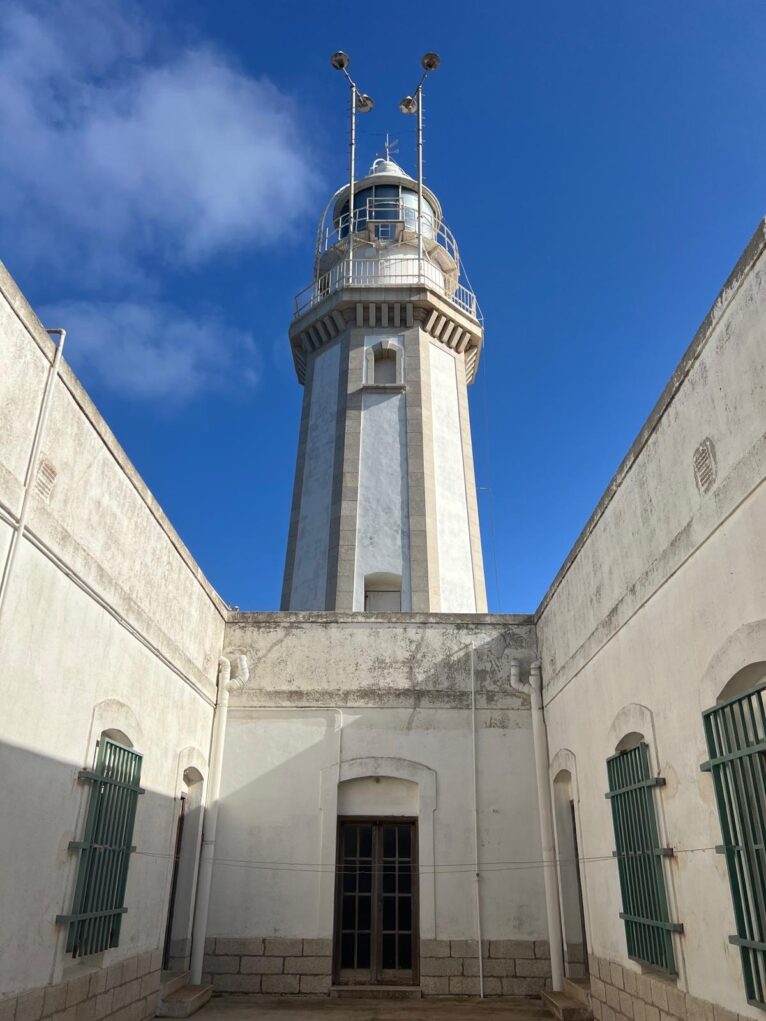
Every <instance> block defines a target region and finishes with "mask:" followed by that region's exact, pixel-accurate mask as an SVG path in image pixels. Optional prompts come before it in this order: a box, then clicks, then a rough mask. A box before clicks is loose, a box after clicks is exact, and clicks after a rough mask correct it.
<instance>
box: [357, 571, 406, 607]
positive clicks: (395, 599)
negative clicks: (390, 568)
mask: <svg viewBox="0 0 766 1021" xmlns="http://www.w3.org/2000/svg"><path fill="white" fill-rule="evenodd" d="M364 608H365V610H366V611H368V612H369V613H376V612H380V613H399V612H400V611H401V609H402V576H401V575H400V574H368V575H366V576H365V579H364Z"/></svg>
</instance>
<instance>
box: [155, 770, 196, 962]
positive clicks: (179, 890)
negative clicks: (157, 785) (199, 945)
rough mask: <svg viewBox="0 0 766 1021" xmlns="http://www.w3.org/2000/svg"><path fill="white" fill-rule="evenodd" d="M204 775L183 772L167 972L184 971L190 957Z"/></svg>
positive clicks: (167, 931) (165, 951)
mask: <svg viewBox="0 0 766 1021" xmlns="http://www.w3.org/2000/svg"><path fill="white" fill-rule="evenodd" d="M202 788H203V780H202V774H201V773H200V771H199V770H198V769H196V768H195V767H194V766H190V767H189V768H188V769H186V770H184V774H183V784H182V788H181V792H180V794H179V796H178V799H177V806H176V808H177V815H176V830H175V842H174V847H173V871H172V875H171V881H170V897H169V901H168V915H167V923H166V927H165V944H164V948H163V955H162V968H163V970H164V971H185V970H186V969H187V968H188V966H189V956H190V954H191V930H192V921H193V916H194V889H195V886H196V876H197V865H198V858H199V847H200V838H201V834H202Z"/></svg>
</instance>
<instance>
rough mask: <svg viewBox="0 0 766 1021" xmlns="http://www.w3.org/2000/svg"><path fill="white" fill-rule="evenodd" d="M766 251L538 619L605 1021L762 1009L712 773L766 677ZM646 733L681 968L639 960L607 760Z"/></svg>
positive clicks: (665, 398) (755, 245) (715, 318)
mask: <svg viewBox="0 0 766 1021" xmlns="http://www.w3.org/2000/svg"><path fill="white" fill-rule="evenodd" d="M765 245H766V222H765V223H761V224H760V225H759V227H758V230H757V231H756V233H755V235H754V237H753V239H752V241H751V242H750V244H749V246H748V248H747V249H746V251H745V252H744V254H743V255H742V258H741V259H740V260H739V262H738V264H737V266H736V268H735V269H734V271H733V273H732V274H731V276H730V278H729V280H728V281H727V283H726V285H725V286H724V288H723V290H722V291H721V293H720V295H719V297H718V298H717V300H716V302H715V304H714V306H713V308H712V309H711V311H710V313H709V315H708V316H707V318H706V319H705V321H704V322H703V324H702V326H701V327H700V329H699V331H698V333H697V335H696V337H695V339H694V341H693V343H692V344H691V346H690V348H689V349H688V351H687V353H686V355H685V356H684V358H683V360H682V361H681V363H680V365H679V366H678V369H677V370H676V372H675V373H674V375H673V377H672V379H671V381H670V382H669V384H668V386H667V388H666V390H665V391H664V393H663V394H662V397H661V398H660V400H659V402H658V404H657V406H656V407H655V409H654V411H653V412H652V414H651V416H650V418H649V420H648V421H647V423H646V425H645V426H644V428H643V430H642V431H641V433H640V435H639V437H638V438H637V440H636V442H635V443H634V445H633V447H632V449H631V450H630V452H629V453H628V455H627V457H626V458H625V460H624V462H623V463H622V465H621V466H620V468H619V470H618V472H617V474H616V475H615V477H614V479H613V480H612V483H611V484H610V486H609V488H608V489H607V492H606V493H605V495H604V497H603V499H602V500H601V502H600V503H599V505H598V507H597V508H596V510H595V512H594V514H593V516H592V517H591V519H590V521H589V522H588V524H587V526H586V528H585V529H584V531H583V533H582V535H581V537H580V539H579V540H578V542H577V543H576V545H575V547H574V549H573V551H572V553H571V554H570V556H569V557H568V559H567V561H566V562H565V564H564V565H563V567H562V569H561V571H560V572H559V574H558V577H557V578H556V580H555V581H554V583H553V585H552V587H551V589H550V591H549V593H548V594H547V595H546V597H545V599H544V600H543V603H542V605H541V608H540V610H539V611H538V615H537V618H538V619H537V636H538V642H539V649H540V655H541V658H542V664H543V676H544V681H545V691H544V697H545V713H546V719H547V722H548V732H549V740H550V756H551V781H552V782H554V781H556V780H557V778H558V779H559V780H561V779H562V778H567V777H571V783H570V781H569V780H567V783H570V789H571V794H572V797H573V800H574V803H575V811H576V825H577V831H578V833H577V836H578V840H579V851H580V855H581V858H582V859H583V861H582V862H581V867H580V875H581V882H582V887H583V893H584V902H585V903H584V909H585V911H584V913H585V926H586V930H587V935H588V943H589V947H590V952H591V955H592V960H591V973H592V989H593V991H594V995H595V1000H594V1009H595V1012H596V1016H597V1017H598V1018H601V1017H603V1018H604V1019H605V1021H612V1019H613V1018H614V1017H615V1016H617V1017H623V1016H627V1017H634V1016H635V1018H636V1019H638V1021H642V1019H643V1018H644V1016H646V1018H647V1019H650V1018H656V1017H657V1011H658V1010H662V1011H664V1013H663V1015H662V1016H663V1017H665V1016H666V1015H667V1014H671V1015H673V1016H678V1017H686V1016H687V1015H686V1013H684V1012H683V1011H685V1010H686V1009H687V1008H686V1006H685V1004H688V1005H689V1007H688V1009H689V1013H688V1016H689V1017H690V1018H692V1017H694V1018H697V1017H700V1018H702V1017H708V1016H710V1017H712V1009H713V1008H712V1006H711V1004H715V1005H717V1006H716V1014H715V1017H716V1019H718V1018H719V1017H725V1018H729V1017H730V1016H734V1014H736V1013H739V1014H740V1015H743V1016H746V1017H754V1016H758V1015H759V1011H758V1009H757V1008H756V1007H754V1006H751V1005H749V1004H748V1003H747V1001H746V997H745V992H744V984H743V978H742V967H741V963H740V957H739V950H738V948H737V947H735V946H732V945H730V943H729V941H728V937H729V935H730V934H733V933H735V932H736V927H735V921H734V912H733V907H732V900H731V896H730V892H729V884H728V879H727V874H726V864H725V859H724V857H723V856H722V855H720V854H717V853H716V846H717V845H719V844H721V843H722V837H721V828H720V825H719V821H718V815H717V811H716V805H715V797H714V790H713V782H712V779H711V775H710V773H706V772H701V770H700V766H701V764H702V763H703V762H705V761H706V760H707V758H708V752H707V749H706V743H705V734H704V731H703V725H702V717H701V714H702V712H703V710H705V709H707V708H709V707H711V706H714V705H715V704H716V700H717V699H718V698H719V695H720V693H721V692H722V690H723V688H724V686H725V685H726V684H727V682H728V681H729V680H730V679H731V678H732V677H733V676H734V675H735V674H737V673H738V671H740V670H742V669H743V668H747V667H750V668H751V670H750V676H751V680H752V683H753V684H756V683H757V682H758V680H759V678H760V680H762V681H763V680H765V679H766V572H764V569H763V565H764V563H766V485H764V479H765V478H766V255H765V254H764V248H765ZM759 663H760V664H761V667H759V666H757V665H756V664H759ZM631 733H632V734H637V733H639V734H641V735H642V736H643V738H644V740H645V741H646V742H647V744H648V745H649V748H650V757H651V761H652V767H653V771H654V772H655V773H656V775H658V776H660V777H662V778H664V780H665V785H664V786H661V787H658V788H656V790H655V792H654V797H655V805H656V806H657V815H658V825H659V829H660V837H661V843H662V844H663V846H667V847H672V848H673V849H674V855H673V857H671V858H667V859H665V860H664V864H663V868H664V870H665V877H666V884H667V889H668V897H669V905H670V915H671V918H672V919H673V920H676V921H678V922H680V923H682V924H683V933H682V934H680V935H676V936H674V937H673V940H674V949H675V956H676V964H677V969H678V975H677V977H662V976H660V975H658V974H654V973H652V971H651V969H646V968H644V967H642V966H640V965H639V964H637V963H635V962H634V961H631V960H629V959H628V957H627V951H626V942H625V929H624V925H623V922H622V921H621V919H620V917H619V912H620V910H621V896H620V887H619V882H618V872H617V864H616V862H615V860H614V859H613V858H612V851H613V850H614V847H615V843H614V839H615V838H614V832H613V828H612V819H611V814H610V804H609V802H608V801H607V800H606V799H605V797H604V794H605V792H606V791H607V773H606V759H607V758H608V757H609V756H611V755H613V754H615V752H616V751H617V745H618V743H619V742H621V741H622V740H623V739H625V738H626V736H628V735H630V734H631ZM554 789H555V783H554ZM559 837H560V838H561V834H559ZM559 853H560V855H561V856H562V857H566V848H565V847H564V846H563V844H562V843H560V847H559ZM564 880H565V881H564V886H565V887H566V886H567V883H568V882H569V885H570V894H571V876H570V877H569V879H567V877H566V876H564ZM565 892H566V891H565ZM565 914H566V912H565ZM566 924H567V923H566V917H565V921H564V926H565V929H566ZM611 976H617V978H616V979H615V980H614V981H613V980H612V978H611ZM618 979H619V981H618ZM639 980H641V981H642V982H643V984H641V983H640V982H639ZM605 983H607V984H606V985H605ZM637 983H638V984H637ZM647 983H648V984H647ZM655 986H656V987H657V990H659V991H658V992H655V993H654V994H653V992H652V990H653V989H654V987H655ZM639 989H640V990H641V993H640V995H639V992H638V991H637V990H639ZM647 989H648V999H647V996H646V995H644V994H645V993H646V990H647ZM610 990H611V991H610ZM607 992H608V993H609V996H608V997H607ZM666 1000H667V1002H671V1001H672V1003H673V1004H674V1005H675V1006H674V1009H673V1010H670V1008H669V1007H668V1006H667V1003H666ZM706 1005H707V1006H706ZM647 1011H648V1012H647ZM708 1012H709V1013H708ZM727 1012H731V1014H730V1013H727Z"/></svg>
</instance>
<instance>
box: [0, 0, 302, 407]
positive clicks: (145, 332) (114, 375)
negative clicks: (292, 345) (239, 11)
mask: <svg viewBox="0 0 766 1021" xmlns="http://www.w3.org/2000/svg"><path fill="white" fill-rule="evenodd" d="M146 10H147V9H146V8H141V7H139V5H137V4H134V3H133V0H111V2H110V3H103V2H102V0H9V2H7V3H6V4H5V5H4V7H3V18H2V19H1V20H0V137H2V138H3V140H4V141H3V144H2V145H0V187H1V188H2V192H3V202H2V203H1V204H0V244H2V249H3V251H4V252H7V253H9V258H10V259H11V260H12V262H13V265H14V267H18V268H19V269H20V270H21V271H22V272H23V273H24V275H26V276H27V277H29V276H30V275H34V277H35V279H36V281H37V284H38V293H39V291H40V290H41V289H42V287H41V282H42V284H43V286H44V287H45V289H46V290H47V291H48V293H49V295H50V296H51V297H58V296H59V295H62V294H63V295H66V296H67V298H69V299H70V300H67V301H64V302H57V303H55V304H50V305H49V306H48V307H47V308H46V309H45V310H44V314H45V316H46V319H48V321H52V320H53V319H56V320H57V321H61V322H62V323H63V324H64V325H66V326H67V328H68V329H69V330H70V332H71V338H72V340H71V343H70V345H69V352H70V354H71V356H72V358H73V359H74V362H75V365H76V367H77V369H78V371H82V372H83V375H84V377H85V378H86V379H87V380H89V381H91V382H92V381H94V380H95V381H97V382H98V384H99V385H100V386H104V387H108V388H109V389H112V390H114V391H116V392H118V393H120V394H121V395H123V396H128V397H131V398H138V399H141V400H144V401H151V400H155V401H162V400H168V401H169V402H171V403H176V404H180V403H182V402H183V401H185V400H189V399H191V398H193V397H194V396H195V395H197V394H199V393H200V392H201V391H202V389H203V388H205V387H212V388H215V387H217V386H218V385H219V384H220V383H221V382H222V381H223V379H224V377H225V376H226V375H227V374H228V373H230V372H232V371H236V372H237V373H238V377H239V379H240V381H243V382H245V383H246V384H248V383H250V384H252V383H253V382H254V380H255V377H256V373H255V371H254V370H253V365H254V364H255V359H254V341H253V338H252V336H251V335H250V334H249V333H247V332H245V331H243V330H238V329H236V328H232V327H231V326H230V325H226V324H225V322H224V321H223V316H221V315H220V314H218V313H217V312H215V311H212V312H210V311H207V312H206V313H205V314H203V315H202V317H201V318H199V317H198V318H193V317H192V315H190V314H189V311H188V310H186V311H184V309H182V308H181V307H180V306H181V305H183V304H185V303H186V300H187V297H186V295H185V294H184V295H183V296H181V293H182V292H183V279H184V274H185V271H187V270H190V271H191V270H198V269H199V268H200V267H204V266H205V265H206V264H209V262H210V261H211V260H213V259H215V258H220V257H225V256H226V255H228V254H231V253H236V252H242V251H245V250H250V249H251V250H253V251H255V252H257V250H258V249H259V248H261V249H264V250H265V249H267V247H268V245H269V244H270V243H273V242H274V240H275V239H276V238H277V237H279V238H281V239H284V238H285V236H289V235H290V233H291V231H293V230H294V229H295V228H296V227H297V226H298V225H299V224H301V223H302V222H304V218H305V217H306V216H307V214H308V213H310V212H311V211H312V210H313V208H314V206H315V199H316V194H317V189H318V185H319V183H320V182H319V181H318V180H317V176H316V173H315V170H314V165H315V162H314V160H313V159H312V153H311V151H310V147H309V144H308V142H307V138H308V132H307V131H306V130H305V128H304V127H303V126H302V125H301V124H300V123H299V120H298V111H297V108H296V107H295V105H294V104H293V102H292V101H291V99H290V97H289V96H287V95H286V94H284V93H283V92H282V91H280V89H279V88H277V86H276V85H274V84H273V83H272V82H270V81H268V80H266V79H264V78H258V77H254V76H252V75H250V74H247V73H246V72H245V71H244V70H243V69H242V68H241V67H240V66H239V65H238V64H237V63H236V62H235V61H233V60H232V59H230V58H229V57H228V56H227V55H225V54H222V53H221V52H220V51H219V50H217V49H215V48H214V47H211V46H208V45H204V44H195V45H193V46H184V45H183V44H179V43H178V42H177V41H176V40H175V39H173V37H171V36H170V35H169V33H168V32H166V31H165V30H164V29H163V26H162V24H161V22H160V21H159V20H156V21H155V22H154V23H151V24H150V23H149V22H148V21H147V20H146V18H145V13H142V11H143V12H146ZM150 10H152V12H153V11H154V8H150ZM158 17H159V16H158ZM169 39H170V42H168V40H169ZM0 257H2V252H0ZM179 282H180V285H181V292H179V294H178V295H176V296H175V299H174V300H170V301H168V300H162V295H163V294H164V295H166V296H170V297H171V298H172V297H173V294H174V292H173V288H174V287H175V286H178V285H179ZM193 298H194V295H192V299H193Z"/></svg>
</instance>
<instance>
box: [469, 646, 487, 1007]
mask: <svg viewBox="0 0 766 1021" xmlns="http://www.w3.org/2000/svg"><path fill="white" fill-rule="evenodd" d="M471 740H472V750H473V856H474V875H475V879H476V942H477V944H478V955H479V996H480V997H481V999H484V958H483V957H482V949H481V944H482V940H481V875H480V874H479V776H478V769H477V762H476V667H475V664H474V647H473V642H472V643H471Z"/></svg>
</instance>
